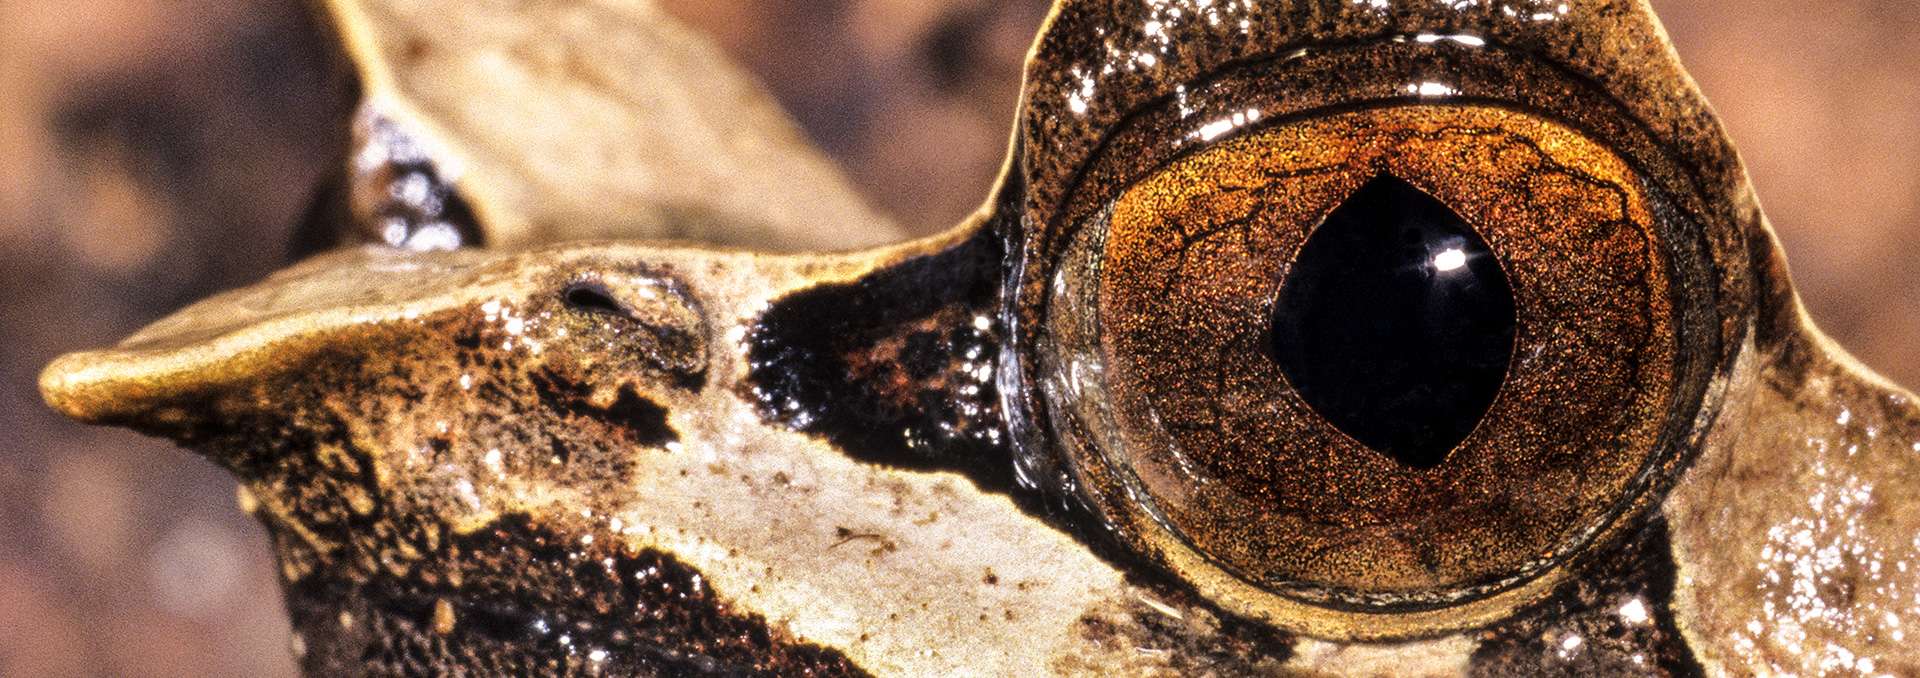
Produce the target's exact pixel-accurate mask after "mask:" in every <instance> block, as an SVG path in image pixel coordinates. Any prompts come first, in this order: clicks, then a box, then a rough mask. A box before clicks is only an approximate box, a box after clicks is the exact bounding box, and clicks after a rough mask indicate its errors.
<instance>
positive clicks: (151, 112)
mask: <svg viewBox="0 0 1920 678" xmlns="http://www.w3.org/2000/svg"><path fill="white" fill-rule="evenodd" d="M665 4H666V5H668V6H669V7H670V9H671V11H673V12H674V13H675V14H677V15H679V16H680V17H682V18H683V19H685V20H686V21H687V22H688V23H690V24H692V25H694V26H695V27H697V28H699V29H701V30H704V31H706V32H707V33H708V34H709V35H711V36H712V37H713V38H714V39H715V40H716V41H718V42H719V44H720V45H721V46H722V47H724V48H725V49H726V50H727V51H729V52H730V53H732V54H733V55H734V56H735V57H736V58H737V59H739V60H740V61H741V62H743V63H745V64H746V65H747V66H748V68H749V69H751V70H752V71H754V72H755V73H757V74H758V75H759V76H760V78H761V79H762V80H763V81H765V82H766V83H767V84H768V85H769V86H770V87H771V89H772V90H773V92H774V93H775V95H776V96H777V97H778V98H779V99H780V100H781V101H782V102H783V103H785V104H786V105H787V107H788V109H789V110H790V111H792V112H793V114H794V116H795V117H796V118H797V119H798V120H799V121H800V123H801V125H802V126H803V127H804V128H805V129H806V131H807V132H808V133H809V134H810V135H811V136H812V137H813V138H814V139H815V140H816V141H818V142H819V143H820V144H821V146H823V147H824V148H825V149H826V150H827V152H828V153H829V154H830V155H831V156H833V157H835V158H836V159H838V160H839V161H840V162H841V163H842V164H843V166H844V167H845V168H846V170H847V172H848V173H849V174H850V175H851V176H852V178H853V180H854V182H855V183H856V184H858V185H859V186H860V187H861V188H862V189H863V190H865V192H866V193H867V195H868V196H870V197H871V199H872V200H873V201H874V202H875V203H876V204H877V205H879V206H880V207H881V208H883V209H884V210H885V211H887V212H889V213H891V214H892V215H893V216H895V217H896V218H898V219H899V220H900V221H901V222H902V223H904V224H905V225H907V226H908V227H909V228H910V229H911V230H912V231H913V232H915V233H927V232H931V231H934V230H937V229H940V228H944V227H946V226H948V225H950V224H952V223H954V222H955V221H956V220H957V219H958V218H960V217H961V216H962V215H964V214H965V213H967V212H968V211H970V210H971V209H973V207H974V206H975V205H976V204H977V203H978V201H979V200H980V199H981V197H982V196H983V195H984V192H985V190H986V188H987V186H988V184H989V182H990V181H991V180H992V178H993V174H994V172H995V171H996V170H997V169H998V166H999V163H1000V160H1001V155H1002V152H1003V150H1004V148H1005V140H1006V137H1007V130H1008V127H1009V124H1010V121H1011V115H1012V111H1013V105H1014V99H1015V96H1016V93H1017V89H1018V73H1019V66H1020V61H1021V58H1022V56H1023V55H1024V53H1025V51H1026V48H1027V44H1028V41H1029V40H1030V39H1031V37H1032V34H1033V32H1034V30H1035V28H1036V27H1037V26H1038V25H1039V23H1040V20H1041V18H1042V17H1043V16H1044V14H1045V10H1046V7H1045V3H1044V2H1041V1H1040V0H1012V1H1009V0H1000V1H996V0H943V1H940V2H930V1H927V0H666V1H665ZM1654 4H1655V6H1656V7H1657V8H1658V9H1659V10H1660V11H1661V13H1662V16H1663V17H1664V19H1665V21H1666V23H1667V26H1668V28H1669V29H1670V31H1671V32H1672V34H1673V38H1674V41H1675V42H1676V43H1677V44H1678V46H1679V50H1680V52H1681V54H1682V56H1683V57H1684V59H1685V61H1686V64H1687V66H1688V67H1689V68H1690V69H1691V70H1692V72H1693V74H1694V76H1695V77H1696V78H1697V79H1698V80H1699V81H1700V84H1701V87H1702V88H1703V89H1705V90H1706V93H1707V95H1708V96H1709V97H1710V98H1711V99H1712V100H1713V103H1714V104H1715V105H1716V106H1717V108H1718V109H1719V111H1720V114H1721V116H1722V119H1723V120H1724V121H1725V123H1726V125H1727V127H1729V128H1730V130H1731V132H1732V135H1733V137H1734V139H1735V141H1736V142H1737V143H1738V144H1739V146H1740V148H1741V150H1742V151H1743V152H1744V154H1745V156H1746V159H1747V162H1748V168H1749V170H1750V171H1751V172H1752V174H1753V180H1754V183H1755V184H1757V185H1758V188H1759V192H1760V195H1761V196H1762V198H1763V199H1764V200H1765V202H1766V205H1767V208H1768V211H1769V213H1770V214H1771V216H1772V218H1773V221H1774V225H1775V226H1776V227H1777V228H1778V229H1779V231H1780V234H1781V237H1782V238H1783V239H1784V240H1785V241H1786V245H1787V251H1788V252H1789V253H1790V255H1791V259H1792V262H1793V267H1794V273H1795V277H1796V279H1797V281H1798V283H1799V287H1800V290H1801V293H1802V294H1804V295H1805V296H1806V298H1807V300H1808V303H1809V304H1810V305H1811V306H1812V308H1813V314H1814V317H1815V318H1816V319H1817V320H1818V321H1819V322H1820V323H1821V325H1822V326H1823V327H1825V328H1826V329H1827V331H1828V332H1829V333H1831V334H1833V335H1834V336H1835V337H1837V338H1838V339H1839V341H1840V343H1841V344H1843V345H1845V346H1846V347H1848V348H1849V349H1851V350H1853V351H1854V352H1855V353H1856V354H1857V355H1858V356H1859V357H1860V358H1861V359H1863V360H1864V361H1865V362H1866V363H1867V364H1869V365H1871V366H1873V367H1875V368H1877V369H1879V370H1880V371H1882V372H1884V373H1886V374H1888V375H1889V376H1891V377H1893V378H1894V379H1896V380H1897V381H1900V382H1902V383H1905V384H1910V385H1913V384H1920V351H1913V350H1908V349H1909V348H1910V347H1914V346H1920V261H1915V260H1914V259H1913V258H1911V257H1910V252H1913V251H1914V248H1913V247H1912V246H1911V245H1910V244H1909V243H1910V242H1911V241H1912V240H1913V239H1914V238H1915V237H1916V236H1920V104H1915V103H1914V102H1920V42H1916V41H1914V40H1913V39H1912V36H1913V35H1916V34H1920V4H1915V3H1911V2H1907V1H1905V0H1830V1H1829V2H1820V3H1809V2H1805V1H1804V0H1656V2H1655V3H1654ZM321 47H322V46H321V44H320V43H319V42H318V38H317V37H316V36H315V34H314V32H313V27H312V25H311V22H310V20H309V18H308V17H307V15H306V13H305V12H304V10H302V9H301V7H300V6H299V3H298V2H296V1H294V0H254V1H246V0H83V1H82V2H78V3H67V2H54V1H53V0H0V346H4V350H0V676H39V675H75V674H78V675H120V676H138V675H205V676H214V675H240V676H275V675H285V674H289V673H291V672H292V670H293V663H292V660H291V658H290V655H289V652H288V648H287V642H288V634H287V625H286V622H285V621H284V620H283V618H282V613H281V607H280V598H279V592H278V588H277V586H276V584H275V582H274V577H273V567H272V563H271V560H270V557H269V555H268V552H267V548H266V540H265V538H264V534H263V533H262V531H261V529H260V528H259V527H258V526H257V525H255V524H254V523H253V522H252V520H251V519H249V518H247V517H246V516H244V515H242V514H241V513H240V512H239V511H238V510H236V509H235V507H234V497H233V484H232V483H231V482H230V481H229V480H227V478H226V477H225V476H224V475H223V474H222V473H221V472H219V471H217V470H216V469H215V468H214V467H213V466H212V465H211V464H209V463H207V462H205V461H202V460H201V459H199V458H197V457H194V456H192V455H190V454H188V453H186V452H182V451H180V450H177V449H174V448H173V447H172V446H171V445H168V444H165V443H161V442H156V441H153V440H147V439H143V438H140V437H138V436H136V435H133V434H130V433H125V432H121V431H116V430H106V429H92V428H86V427H82V426H79V425H76V424H72V423H69V422H67V421H65V420H63V419H60V418H59V417H57V416H55V415H53V414H52V413H51V412H50V411H48V410H47V409H45V407H43V406H42V404H41V402H40V398H39V396H38V394H37V393H36V391H35V386H34V382H35V377H36V375H37V373H38V371H39V370H40V368H41V367H42V366H43V365H45V364H46V362H47V361H48V360H49V359H51V358H52V357H53V356H55V355H57V354H59V353H62V352H65V351H69V350H75V349H81V348H91V347H99V346H104V345H107V344H111V343H112V342H114V341H117V340H119V339H120V338H122V337H123V336H125V335H127V334H128V333H130V332H132V331H133V330H135V329H137V328H139V327H140V326H142V325H144V324H146V323H148V322H150V321H152V320H153V319H155V318H158V317H159V316H161V315H164V314H166V313H167V312H168V311H171V310H173V309H175V308H178V307H179V306H181V305H183V304H185V303H187V302H190V301H193V300H195V299H198V298H200V297H203V296H205V295H207V294H209V293H212V292H215V291H218V290H221V289H225V288H229V287H233V286H237V285H242V284H245V283H248V282H250V281H253V280H256V279H258V278H260V277H262V276H264V275H265V274H267V273H268V272H269V271H271V270H273V269H275V268H276V267H278V266H279V265H280V264H281V263H283V261H284V260H283V258H282V251H283V250H284V243H285V242H286V234H287V232H288V229H289V227H290V225H291V224H292V223H293V221H294V218H295V217H296V216H297V215H298V214H299V213H300V211H301V209H302V208H303V207H304V204H305V202H306V200H307V198H308V190H309V187H310V186H312V184H313V181H314V180H315V178H316V177H317V176H318V175H319V174H320V172H321V170H322V164H323V163H324V162H325V161H326V159H327V157H328V153H329V152H330V150H331V149H333V148H336V147H337V146H338V145H339V144H340V143H342V140H341V139H339V138H336V137H335V136H334V135H335V134H336V133H335V132H334V131H333V128H332V127H330V126H329V125H328V124H327V122H328V121H329V120H331V119H333V116H336V115H339V114H340V111H342V110H344V107H345V106H346V105H347V103H346V102H344V101H342V100H341V93H339V92H336V91H329V90H328V88H327V87H325V86H324V84H325V82H326V80H325V78H324V77H323V75H324V74H323V72H322V71H321V66H320V64H321V61H320V54H321Z"/></svg>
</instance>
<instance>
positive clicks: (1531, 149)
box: [1038, 104, 1698, 635]
mask: <svg viewBox="0 0 1920 678" xmlns="http://www.w3.org/2000/svg"><path fill="white" fill-rule="evenodd" d="M1662 200H1663V199H1662V198H1661V197H1660V195H1659V194H1658V192H1657V191H1655V190H1653V189H1651V188H1650V187H1649V186H1648V185H1647V183H1646V182H1645V181H1644V180H1643V177H1642V176H1641V175H1640V174H1639V173H1638V172H1637V171H1636V170H1635V169H1633V166H1632V165H1631V164H1630V163H1628V162H1627V161H1626V160H1624V159H1622V158H1621V157H1620V156H1619V155H1617V153H1616V152H1615V151H1613V150H1612V149H1610V148H1609V147H1608V146H1607V145H1605V144H1604V143H1602V142H1599V141H1595V140H1594V139H1592V138H1590V137H1588V136H1586V135H1584V134H1582V133H1581V132H1579V131H1576V130H1575V129H1572V128H1570V127H1567V126H1565V125H1563V124H1560V123H1557V122H1554V121H1552V120H1549V119H1546V118H1543V117H1540V116H1537V115H1534V114H1530V113H1526V112H1521V111H1518V110H1514V109H1508V108H1501V107H1490V106H1475V105H1419V104H1398V105H1387V106H1382V107H1375V108H1366V109H1361V110H1350V111H1346V112H1329V113H1322V114H1315V115H1306V116H1300V117H1297V118H1294V119H1291V120H1277V121H1271V122H1269V123H1267V124H1266V125H1265V126H1263V127H1261V128H1258V129H1253V130H1248V131H1246V132H1245V133H1243V134H1242V135H1240V136H1238V137H1235V138H1232V139H1228V140H1224V141H1221V142H1219V143H1216V144H1213V145H1212V146H1209V147H1207V148H1205V149H1202V150H1199V151H1196V152H1194V153H1191V154H1189V155H1186V156H1183V157H1180V158H1177V159H1175V160H1174V161H1172V162H1170V163H1168V164H1166V165H1163V166H1160V167H1158V168H1156V169H1153V170H1152V171H1151V172H1149V173H1146V174H1145V175H1144V176H1142V177H1141V178H1140V179H1138V180H1137V181H1134V182H1132V183H1131V184H1130V185H1129V186H1127V187H1126V188H1125V189H1124V190H1122V191H1120V192H1119V193H1118V195H1117V197H1115V198H1114V199H1113V200H1112V202H1111V203H1109V204H1108V205H1107V207H1106V208H1105V209H1104V210H1102V211H1100V212H1099V213H1097V215H1096V216H1095V217H1093V218H1091V219H1089V220H1088V221H1087V222H1085V226H1084V227H1082V228H1080V229H1078V231H1077V232H1076V235H1075V236H1074V237H1073V239H1072V241H1071V243H1070V244H1068V245H1067V246H1066V247H1065V248H1064V250H1063V252H1064V253H1063V255H1062V256H1061V258H1060V261H1059V263H1058V265H1057V266H1056V268H1055V270H1054V274H1053V277H1052V279H1051V282H1050V284H1049V285H1048V289H1049V290H1050V291H1051V293H1052V295H1053V296H1052V297H1051V302H1050V304H1049V306H1048V307H1047V311H1046V314H1045V317H1044V319H1043V321H1042V322H1043V323H1044V325H1045V328H1046V329H1045V331H1044V333H1043V334H1042V336H1043V337H1044V340H1043V341H1042V342H1041V345H1040V346H1039V347H1038V348H1039V350H1038V353H1039V354H1040V355H1041V356H1043V358H1042V360H1041V362H1042V368H1041V380H1042V383H1041V388H1040V390H1041V391H1042V395H1043V396H1044V397H1045V399H1046V402H1047V403H1048V406H1049V411H1050V421H1049V423H1050V424H1051V425H1052V429H1053V431H1054V433H1055V435H1056V436H1057V437H1058V439H1060V440H1061V441H1063V442H1064V443H1065V445H1064V447H1065V448H1066V450H1067V452H1066V454H1067V456H1068V458H1069V462H1070V466H1071V467H1072V471H1073V473H1074V475H1075V476H1076V477H1077V478H1078V481H1079V482H1078V485H1079V487H1080V488H1081V492H1082V494H1083V496H1086V497H1087V498H1088V500H1089V504H1091V505H1092V506H1094V507H1095V508H1096V510H1099V511H1100V512H1102V513H1103V514H1104V516H1105V517H1106V518H1107V519H1108V520H1109V521H1110V523H1111V524H1113V525H1115V526H1116V529H1117V530H1118V531H1119V532H1120V533H1121V534H1122V536H1124V537H1126V538H1127V539H1129V540H1131V541H1132V542H1134V544H1135V545H1136V546H1137V547H1139V548H1140V550H1141V551H1143V552H1145V553H1150V554H1153V557H1155V558H1157V559H1160V560H1161V561H1162V562H1163V564H1166V565H1167V566H1169V567H1171V568H1172V569H1174V570H1176V571H1178V572H1179V573H1180V574H1182V575H1183V576H1186V577H1187V578H1188V579H1189V580H1195V581H1198V582H1200V583H1201V586H1202V588H1203V590H1204V589H1207V588H1208V587H1217V588H1215V589H1214V590H1213V592H1214V593H1222V592H1224V593H1226V594H1227V595H1234V596H1241V597H1245V596H1247V595H1250V594H1249V591H1257V592H1259V595H1260V596H1265V597H1262V598H1260V599H1261V600H1264V601H1268V602H1269V603H1270V605H1269V606H1268V607H1266V608H1262V610H1263V611H1267V612H1270V611H1271V610H1273V609H1279V608H1287V609H1291V610H1293V611H1292V612H1289V613H1287V614H1289V615H1294V617H1293V619H1295V620H1297V619H1312V618H1316V617H1325V616H1326V615H1333V616H1335V617H1338V614H1336V613H1334V612H1328V611H1338V610H1348V611H1364V612H1365V613H1366V614H1367V615H1377V614H1387V613H1393V614H1404V615H1408V616H1409V617H1410V618H1411V617H1420V615H1423V614H1428V613H1429V612H1431V611H1434V610H1445V609H1448V608H1453V607H1463V608H1466V607H1474V606H1475V605H1478V604H1480V601H1503V602H1500V603H1499V605H1509V606H1510V605H1511V604H1514V603H1513V601H1514V600H1519V599H1521V598H1524V597H1525V596H1524V595H1522V594H1523V593H1525V592H1526V591H1532V590H1536V588H1537V587H1540V586H1545V585H1546V582H1547V581H1548V580H1550V579H1551V577H1547V576H1546V575H1547V574H1548V573H1550V572H1552V571H1554V570H1555V568H1557V567H1558V566H1560V565H1562V564H1563V563H1564V562H1565V561H1567V560H1568V559H1569V558H1572V557H1574V556H1575V555H1577V554H1579V553H1580V552H1581V551H1582V550H1583V549H1584V548H1586V547H1587V546H1588V545H1589V544H1590V543H1592V542H1594V541H1595V540H1596V539H1600V538H1602V537H1603V536H1604V535H1605V534H1608V533H1609V531H1610V530H1615V529H1618V528H1617V526H1618V525H1619V524H1620V523H1621V522H1622V520H1621V519H1622V516H1623V515H1624V513H1625V512H1627V511H1630V510H1638V509H1637V508H1636V507H1643V506H1644V505H1645V500H1644V499H1643V497H1644V496H1645V494H1646V489H1647V487H1648V486H1649V483H1650V482H1651V479H1652V477H1653V476H1654V474H1656V473H1658V472H1660V471H1661V470H1662V469H1668V468H1671V465H1672V463H1673V458H1674V456H1675V454H1676V451H1675V450H1676V445H1675V444H1674V441H1673V439H1672V437H1673V435H1674V432H1675V431H1680V430H1684V429H1685V426H1687V425H1689V424H1690V422H1691V413H1692V412H1694V411H1695V409H1694V408H1696V407H1697V406H1698V400H1697V398H1695V397H1690V396H1689V393H1697V391H1692V390H1691V388H1692V386H1691V385H1690V384H1689V382H1690V381H1692V380H1693V379H1694V378H1695V377H1694V376H1693V375H1697V374H1698V372H1697V370H1696V369H1695V368H1694V367H1693V366H1690V365H1689V362H1690V361H1691V360H1692V358H1690V357H1689V356H1688V355H1686V354H1684V353H1683V351H1682V350H1681V346H1682V345H1683V344H1684V343H1686V342H1687V341H1690V339H1688V338H1687V336H1683V335H1688V333H1689V332H1691V331H1692V328H1693V327H1696V325H1690V324H1689V323H1690V321H1688V320H1687V319H1686V318H1684V317H1683V315H1684V314H1683V313H1682V312H1681V311H1677V310H1676V309H1677V308H1682V307H1684V306H1686V305H1687V303H1691V302H1686V303H1682V302H1680V301H1676V300H1684V299H1686V298H1687V295H1688V294H1689V291H1688V290H1687V289H1686V288H1685V287H1683V286H1682V285H1680V284H1676V282H1675V280H1676V277H1675V275H1674V274H1673V271H1675V270H1676V269H1678V268H1683V266H1682V264H1683V263H1690V262H1677V261H1676V259H1684V258H1686V257H1688V256H1691V255H1690V254H1688V253H1687V251H1686V247H1685V246H1684V245H1682V244H1677V243H1674V242H1670V240H1671V238H1670V236H1671V235H1672V234H1673V233H1675V232H1676V231H1677V230H1679V229H1676V228H1674V227H1673V224H1672V223H1669V220H1670V219H1671V214H1672V211H1671V210H1670V209H1668V208H1666V207H1665V206H1664V203H1663V202H1662ZM1526 595H1532V594H1531V593H1526ZM1487 606H1492V607H1498V605H1494V603H1486V606H1482V607H1481V608H1479V609H1481V610H1482V612H1483V613H1484V610H1485V609H1492V607H1487ZM1323 613H1324V614H1323ZM1282 616H1283V617H1285V615H1282ZM1421 619H1423V621H1418V622H1410V623H1412V624H1415V626H1413V627H1410V628H1414V629H1416V630H1418V629H1427V630H1431V628H1433V627H1432V626H1431V624H1434V623H1436V622H1433V621H1432V620H1431V619H1427V618H1425V617H1421ZM1281 621H1282V622H1285V621H1287V619H1285V618H1283V619H1281ZM1314 623H1317V622H1313V623H1305V622H1303V623H1301V624H1300V625H1301V626H1302V627H1308V628H1313V629H1314V630H1316V631H1322V632H1328V633H1333V634H1335V635H1370V634H1373V633H1375V632H1374V631H1365V630H1355V629H1353V628H1352V627H1346V628H1342V629H1335V630H1332V631H1328V630H1327V629H1326V628H1325V627H1314ZM1451 623H1461V622H1459V621H1458V620H1456V621H1454V622H1451ZM1420 624H1427V626H1420ZM1381 633H1385V634H1389V635H1390V634H1391V633H1393V632H1391V631H1383V632H1381Z"/></svg>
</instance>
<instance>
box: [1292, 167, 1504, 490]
mask: <svg viewBox="0 0 1920 678" xmlns="http://www.w3.org/2000/svg"><path fill="white" fill-rule="evenodd" d="M1514 323H1515V318H1514V301H1513V291H1512V289H1511V288H1510V287H1508V283H1507V277H1506V274H1505V273H1503V272H1502V271H1501V269H1500V264H1499V262H1498V261H1496V260H1495V258H1494V255H1493V252H1492V250H1490V249H1489V248H1488V247H1487V243H1486V241H1484V240H1482V239H1481V238H1480V236H1479V235H1476V234H1475V233H1474V232H1473V229H1472V228H1471V227H1469V226H1467V224H1466V222H1465V221H1463V220H1462V219H1461V218H1460V216H1459V215H1458V214H1455V213H1454V212H1453V210H1451V209H1448V208H1447V206H1446V205H1445V204H1443V203H1441V202H1440V201H1439V200H1437V199H1435V198H1434V197H1433V196H1431V195H1428V194H1426V193H1425V192H1423V191H1421V190H1420V189H1418V188H1415V187H1414V186H1413V185H1412V184H1408V183H1407V182H1405V181H1403V180H1401V179H1398V178H1396V177H1393V176H1390V175H1385V174H1382V175H1380V176H1377V177H1374V178H1373V179H1372V180H1371V181H1368V182H1367V183H1366V185H1364V186H1361V187H1360V189H1359V190H1357V191H1355V192H1354V193H1353V195H1351V196H1349V197H1348V198H1347V199H1346V201H1345V202H1344V203H1342V204H1341V205H1340V206H1339V207H1338V208H1335V209H1334V210H1333V212H1332V213H1330V214H1328V215H1327V218H1326V220H1325V221H1323V222H1322V223H1321V224H1320V226H1319V227H1318V228H1316V229H1315V230H1314V231H1313V234H1312V235H1311V236H1309V237H1308V238H1307V242H1306V244H1305V245H1304V246H1302V247H1301V249H1300V253H1299V255H1298V256H1297V257H1296V259H1295V260H1294V263H1293V266H1292V268H1291V269H1290V270H1289V271H1288V273H1287V277H1286V280H1285V283H1284V284H1283V285H1282V287H1281V289H1280V297H1279V300H1278V302H1277V303H1276V304H1275V308H1274V314H1273V325H1272V351H1273V357H1274V359H1275V360H1276V361H1277V362H1279V364H1280V367H1281V369H1282V371H1284V372H1285V373H1286V375H1287V379H1288V380H1289V381H1291V382H1292V385H1293V388H1294V389H1295V390H1296V391H1297V392H1299V394H1300V397H1301V398H1302V399H1304V400H1305V401H1306V402H1307V404H1308V405H1311V406H1312V407H1313V408H1314V410H1315V411H1317V412H1318V413H1319V414H1320V415H1321V416H1323V417H1326V419H1327V420H1328V421H1329V422H1331V423H1332V424H1333V425H1334V426H1336V427H1338V428H1339V429H1340V430H1341V431H1342V432H1344V433H1346V434H1347V435H1349V436H1352V437H1353V438H1354V439H1355V440H1358V441H1360V442H1361V443H1364V444H1366V445H1367V446H1368V447H1371V448H1373V449H1374V450H1376V451H1379V452H1381V453H1383V454H1386V455H1388V456H1390V457H1392V458H1394V459H1395V460H1397V461H1399V462H1401V463H1403V464H1406V465H1408V466H1412V467H1415V468H1432V467H1434V466H1437V465H1439V464H1440V463H1441V462H1442V461H1443V460H1445V458H1446V455H1447V453H1448V452H1449V451H1451V450H1452V449H1453V448H1454V446H1456V445H1458V444H1459V443H1460V442H1461V441H1462V440H1464V439H1466V437H1467V435H1468V434H1469V433H1471V432H1472V431H1473V428H1474V426H1476V425H1477V424H1478V423H1479V421H1480V418H1481V417H1482V416H1483V415H1485V414H1486V412H1487V408H1488V407H1490V406H1491V405H1492V404H1493V399H1494V396H1495V395H1496V394H1498V393H1499V390H1500V384H1501V382H1502V381H1504V380H1505V378H1506V374H1507V363H1508V361H1509V359H1510V358H1511V356H1512V353H1513V336H1514Z"/></svg>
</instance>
